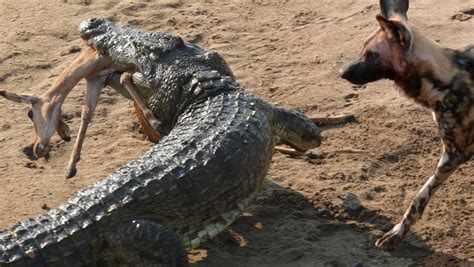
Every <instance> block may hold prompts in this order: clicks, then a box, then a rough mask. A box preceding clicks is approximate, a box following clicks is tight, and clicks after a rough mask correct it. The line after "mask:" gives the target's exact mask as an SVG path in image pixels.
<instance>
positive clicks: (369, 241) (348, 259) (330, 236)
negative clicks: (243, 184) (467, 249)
mask: <svg viewBox="0 0 474 267" xmlns="http://www.w3.org/2000/svg"><path fill="white" fill-rule="evenodd" d="M315 201H317V200H315ZM313 203H314V202H313ZM315 206H316V205H313V204H312V203H310V201H309V200H308V199H306V198H305V197H304V196H303V195H301V194H300V193H298V192H296V191H294V190H292V189H290V188H283V187H281V186H279V185H278V184H276V183H274V182H271V181H266V182H265V184H264V186H263V189H262V192H261V193H260V194H259V196H258V197H257V200H256V201H255V202H254V204H253V205H252V206H251V207H249V208H248V211H247V213H244V214H243V215H242V216H241V217H240V218H239V219H238V220H237V221H236V222H235V223H234V224H233V225H232V226H231V227H230V228H229V229H228V230H226V231H225V232H223V233H222V234H220V235H219V236H218V237H216V238H215V239H213V240H211V241H210V242H207V243H206V244H204V246H203V248H202V249H200V250H196V251H192V252H191V254H190V258H191V260H192V261H193V262H194V263H193V264H192V266H193V267H200V266H225V267H233V266H249V267H256V266H259V267H260V266H262V267H263V266H268V267H270V266H305V267H306V266H357V267H361V266H469V263H468V262H467V261H465V260H462V259H459V258H456V257H453V256H452V255H447V254H444V253H440V252H434V251H432V250H431V249H430V248H429V247H428V246H427V245H426V244H425V242H424V241H423V240H422V239H421V238H420V237H418V236H416V235H415V234H413V233H411V234H409V236H407V240H406V241H405V243H404V244H403V245H402V247H400V248H399V249H398V250H397V251H395V252H390V253H389V252H383V251H380V250H379V249H377V248H376V247H375V246H374V243H375V240H376V239H377V237H378V236H379V235H380V234H381V233H382V231H381V230H383V231H385V230H388V229H390V227H391V226H392V222H391V221H390V220H389V219H388V218H386V217H384V216H381V215H379V214H377V211H371V210H368V209H366V208H365V207H363V206H362V205H361V204H360V202H359V200H358V198H357V196H355V195H353V194H348V196H347V197H346V199H345V200H344V202H343V204H342V205H340V206H336V205H329V206H327V207H326V208H325V209H320V208H315Z"/></svg>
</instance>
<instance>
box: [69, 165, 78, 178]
mask: <svg viewBox="0 0 474 267" xmlns="http://www.w3.org/2000/svg"><path fill="white" fill-rule="evenodd" d="M76 173H77V168H76V167H72V168H69V169H68V170H67V173H66V179H69V178H72V177H74V176H76Z"/></svg>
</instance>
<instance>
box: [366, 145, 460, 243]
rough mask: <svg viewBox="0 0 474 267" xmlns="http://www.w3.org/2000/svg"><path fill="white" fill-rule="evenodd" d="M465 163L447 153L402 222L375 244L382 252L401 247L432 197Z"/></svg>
mask: <svg viewBox="0 0 474 267" xmlns="http://www.w3.org/2000/svg"><path fill="white" fill-rule="evenodd" d="M462 162H463V161H462V160H461V159H460V157H459V156H456V154H455V153H447V152H445V153H444V154H443V156H442V157H441V160H440V161H439V164H438V168H437V170H436V172H435V173H434V175H433V176H431V177H430V178H429V179H428V181H427V182H426V183H425V184H424V185H423V187H422V188H421V190H420V191H419V192H418V193H417V194H416V196H415V198H414V199H413V201H412V203H411V204H410V207H409V208H408V209H407V211H406V212H405V214H404V215H403V218H402V220H401V221H400V222H399V223H398V224H396V225H395V226H394V227H393V228H392V230H390V231H389V232H387V233H386V234H384V235H383V236H382V237H381V238H380V239H378V240H377V241H376V242H375V245H376V246H377V247H379V248H381V249H382V250H394V249H395V248H397V247H398V246H400V245H401V243H402V242H403V239H404V238H405V235H406V234H407V233H408V231H409V230H410V226H411V225H413V224H414V223H415V222H416V220H417V219H419V218H421V215H422V214H423V210H424V209H425V206H426V204H428V201H429V200H430V198H431V196H432V195H433V194H434V193H435V192H436V190H438V188H439V187H440V186H441V184H442V183H444V182H445V181H446V180H447V179H448V177H449V176H450V175H451V174H452V173H453V172H454V171H455V170H456V169H457V167H458V166H459V165H460V164H461V163H462Z"/></svg>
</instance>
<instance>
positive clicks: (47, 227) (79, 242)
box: [0, 201, 99, 267]
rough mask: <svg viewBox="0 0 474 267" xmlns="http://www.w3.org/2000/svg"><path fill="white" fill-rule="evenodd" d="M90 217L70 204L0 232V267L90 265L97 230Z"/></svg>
mask: <svg viewBox="0 0 474 267" xmlns="http://www.w3.org/2000/svg"><path fill="white" fill-rule="evenodd" d="M93 206H94V205H91V207H93ZM90 214H91V213H90V212H89V211H87V209H85V208H81V207H80V205H77V204H73V203H72V202H71V201H70V202H68V203H66V204H63V205H61V206H60V207H59V208H56V209H53V210H51V211H49V212H48V213H47V214H44V215H41V216H39V217H37V218H35V219H29V220H26V221H23V222H21V223H17V224H15V225H13V226H12V227H11V228H10V229H8V230H0V266H2V267H4V266H5V267H6V266H25V267H26V266H86V265H89V264H92V263H93V247H94V244H95V243H96V241H97V239H98V236H99V231H98V229H97V226H96V224H95V223H94V216H92V215H90Z"/></svg>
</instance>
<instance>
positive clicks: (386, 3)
mask: <svg viewBox="0 0 474 267" xmlns="http://www.w3.org/2000/svg"><path fill="white" fill-rule="evenodd" d="M409 5H410V3H409V1H408V0H380V11H381V14H382V16H383V17H384V18H386V19H396V18H400V19H403V20H405V21H406V20H407V19H408V17H407V11H408V8H409Z"/></svg>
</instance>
